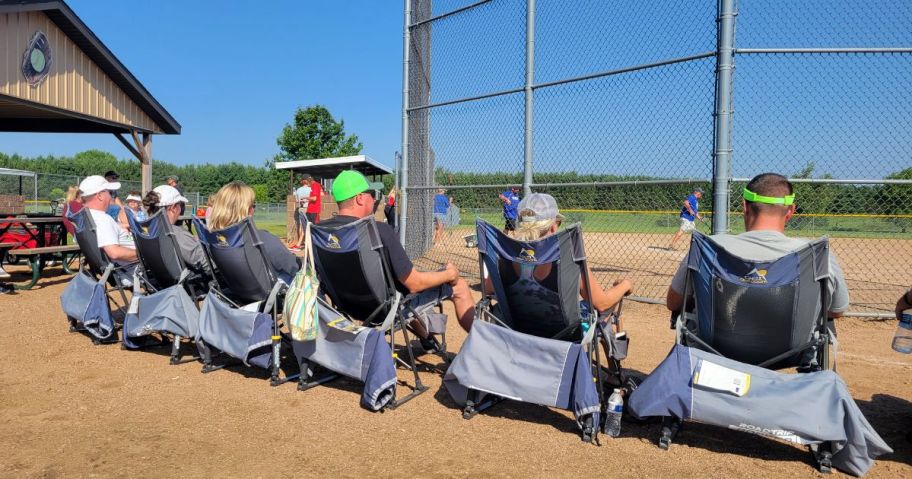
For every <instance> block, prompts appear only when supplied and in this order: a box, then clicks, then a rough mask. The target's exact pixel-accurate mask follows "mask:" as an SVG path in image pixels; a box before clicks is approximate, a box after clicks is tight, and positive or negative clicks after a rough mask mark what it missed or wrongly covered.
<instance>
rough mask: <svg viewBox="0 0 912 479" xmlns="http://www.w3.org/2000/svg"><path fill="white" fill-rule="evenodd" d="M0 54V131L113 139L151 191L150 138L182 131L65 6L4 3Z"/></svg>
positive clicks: (33, 0) (25, 0)
mask: <svg viewBox="0 0 912 479" xmlns="http://www.w3.org/2000/svg"><path fill="white" fill-rule="evenodd" d="M0 51H3V52H5V55H3V54H0V131H7V132H41V133H111V134H113V135H114V136H115V137H116V138H117V139H118V141H120V142H121V143H122V144H123V145H124V146H125V147H126V148H127V149H128V150H130V152H131V153H132V154H133V155H134V156H136V158H137V159H139V161H140V162H142V189H143V192H144V193H145V192H146V191H148V190H150V189H151V187H152V135H153V134H166V135H177V134H180V124H178V123H177V121H176V120H175V119H174V118H173V117H172V116H171V115H170V114H169V113H168V112H167V111H166V110H165V109H164V107H162V105H161V104H160V103H159V102H158V101H157V100H156V99H155V98H153V97H152V95H151V94H150V93H149V91H148V90H146V88H145V87H144V86H143V85H142V84H141V83H140V82H139V80H137V79H136V77H134V76H133V74H132V73H130V71H129V70H127V68H126V67H125V66H124V65H123V64H122V63H121V62H120V61H119V60H118V59H117V58H116V57H115V56H114V54H113V53H111V51H110V50H109V49H108V48H107V47H106V46H105V45H104V44H103V43H101V40H99V39H98V37H96V36H95V34H94V33H92V31H91V30H90V29H89V27H87V26H86V24H85V23H83V22H82V20H80V19H79V17H78V16H76V14H75V13H74V12H73V10H72V9H70V7H69V6H68V5H67V4H66V3H65V2H63V1H62V0H53V1H41V0H0ZM126 135H128V136H129V138H128V137H127V136H126Z"/></svg>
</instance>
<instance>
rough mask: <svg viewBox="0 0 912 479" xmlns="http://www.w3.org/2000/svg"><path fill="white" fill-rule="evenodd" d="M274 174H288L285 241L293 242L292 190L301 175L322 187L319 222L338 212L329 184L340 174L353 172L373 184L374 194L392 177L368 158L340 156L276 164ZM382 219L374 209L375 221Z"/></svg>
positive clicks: (293, 199) (380, 214) (293, 210)
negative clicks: (318, 182) (358, 172)
mask: <svg viewBox="0 0 912 479" xmlns="http://www.w3.org/2000/svg"><path fill="white" fill-rule="evenodd" d="M275 168H276V169H277V170H283V171H287V172H288V190H289V193H288V195H287V196H286V199H285V204H286V217H285V224H286V226H287V227H286V237H287V238H294V235H293V233H294V231H293V229H294V226H295V220H294V214H295V213H294V212H295V208H296V203H295V197H294V190H295V189H297V188H298V186H299V181H298V179H299V178H300V177H301V175H303V174H305V173H306V174H309V175H310V176H312V177H313V178H314V179H315V180H319V181H320V184H321V185H322V186H323V205H322V206H321V207H320V218H330V217H332V216H334V215H335V214H336V212H337V211H339V209H338V208H337V207H336V202H335V200H333V198H332V180H333V178H335V177H336V176H338V175H339V173H341V172H343V171H345V170H355V171H360V172H361V173H363V174H364V176H366V177H367V178H368V179H371V180H372V181H373V183H372V185H371V186H372V187H374V188H375V189H377V190H382V189H383V184H382V183H380V181H381V180H382V177H383V176H384V175H389V174H392V173H393V170H392V169H391V168H390V167H388V166H386V165H384V164H383V163H380V162H378V161H376V160H374V159H372V158H371V157H369V156H367V155H355V156H339V157H335V158H314V159H310V160H293V161H278V162H276V164H275ZM382 215H383V208H382V207H381V208H378V209H377V216H376V217H377V220H378V221H384V220H385V219H384V218H381V216H382Z"/></svg>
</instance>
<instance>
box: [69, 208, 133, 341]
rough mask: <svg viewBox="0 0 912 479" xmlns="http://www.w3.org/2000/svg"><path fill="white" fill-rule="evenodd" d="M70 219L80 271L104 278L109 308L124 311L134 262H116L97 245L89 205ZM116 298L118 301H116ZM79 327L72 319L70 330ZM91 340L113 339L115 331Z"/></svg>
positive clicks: (97, 277)
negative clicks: (77, 248) (115, 294)
mask: <svg viewBox="0 0 912 479" xmlns="http://www.w3.org/2000/svg"><path fill="white" fill-rule="evenodd" d="M69 219H70V222H72V223H73V228H74V231H75V236H76V243H77V244H78V245H79V250H80V252H81V253H82V258H83V261H82V264H81V266H80V271H79V272H80V274H85V275H88V276H90V277H92V278H95V279H96V280H100V279H101V278H107V280H106V282H107V285H106V286H105V295H106V296H107V297H108V302H109V304H111V305H113V306H114V307H113V308H111V311H114V310H118V309H119V310H122V311H126V309H127V307H128V305H129V301H127V295H126V286H125V285H124V280H125V279H126V280H131V281H132V277H131V275H130V273H128V271H130V270H132V269H133V268H135V267H136V263H130V264H124V265H120V266H118V265H117V264H116V263H114V262H113V261H111V260H110V259H108V257H107V255H105V253H104V251H103V250H102V249H101V248H99V247H98V236H97V235H96V226H95V221H94V220H93V219H92V215H91V213H90V212H89V208H82V209H81V210H79V212H78V213H76V214H74V215H70V216H69ZM115 291H116V292H117V297H115V296H114V294H113V293H114V292H115ZM118 299H119V300H120V302H118ZM121 319H122V318H121ZM78 329H79V328H78V327H77V325H76V324H75V323H73V321H72V320H71V322H70V331H71V332H73V331H76V330H78ZM92 342H93V343H94V344H103V343H116V342H117V334H116V332H115V333H114V334H113V337H112V338H110V339H108V340H102V339H99V338H94V337H93V338H92Z"/></svg>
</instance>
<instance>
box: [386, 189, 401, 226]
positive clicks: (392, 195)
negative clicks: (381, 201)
mask: <svg viewBox="0 0 912 479" xmlns="http://www.w3.org/2000/svg"><path fill="white" fill-rule="evenodd" d="M398 196H399V187H398V186H393V187H392V189H390V192H389V194H388V195H386V205H384V206H383V214H384V215H386V224H388V225H390V228H392V229H396V201H397V197H398Z"/></svg>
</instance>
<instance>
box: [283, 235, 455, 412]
mask: <svg viewBox="0 0 912 479" xmlns="http://www.w3.org/2000/svg"><path fill="white" fill-rule="evenodd" d="M311 238H312V241H313V247H314V248H313V249H314V259H315V264H316V268H317V273H318V276H319V279H320V286H321V289H322V290H323V291H324V292H325V293H326V294H327V296H328V297H329V299H330V300H331V301H332V305H333V306H334V307H335V308H336V309H337V310H338V311H339V313H338V314H341V315H344V317H345V319H346V320H347V323H346V324H349V323H354V324H357V325H360V326H361V329H370V330H372V331H374V332H379V334H380V335H381V336H382V335H384V334H387V335H388V339H389V341H388V351H395V350H396V347H395V333H396V332H397V331H400V332H401V333H402V336H403V340H404V349H405V352H406V354H407V359H406V360H403V359H402V358H400V357H399V355H398V354H392V355H391V358H387V362H388V363H390V364H389V365H390V366H391V367H389V368H387V367H385V366H384V370H385V371H389V370H393V371H394V366H395V363H398V364H399V365H402V366H404V367H406V368H407V369H409V370H411V371H412V372H413V374H414V380H415V384H414V387H412V391H411V392H410V393H409V394H408V395H406V396H404V397H401V398H395V390H394V388H393V390H392V391H391V399H392V400H389V401H386V402H384V403H383V404H379V403H377V402H376V401H374V400H372V399H371V400H365V401H362V403H363V404H364V405H365V406H366V407H368V408H370V409H374V410H377V409H380V408H382V407H390V408H395V407H397V406H399V405H402V404H404V403H405V402H407V401H409V400H411V399H412V398H414V397H416V396H417V395H419V394H421V393H422V392H424V391H426V390H427V386H425V385H424V384H422V382H421V378H420V377H419V376H418V367H417V364H416V360H415V352H414V351H413V349H412V343H411V341H410V337H409V324H410V323H411V322H412V321H413V320H417V321H421V322H422V323H423V324H424V326H425V328H426V329H427V330H428V331H429V332H430V333H432V334H440V335H441V339H442V343H441V344H440V345H439V346H437V348H438V350H439V352H440V354H441V356H442V358H443V359H444V361H447V360H448V359H449V358H448V356H447V353H446V316H445V315H444V314H443V306H442V301H443V300H444V299H446V298H448V297H450V296H451V295H452V288H450V287H449V285H444V286H441V287H437V288H432V289H430V290H427V291H423V292H421V293H418V294H409V295H405V296H403V295H402V294H401V293H399V292H398V291H397V290H396V285H395V282H394V280H393V273H392V267H391V266H390V264H389V257H388V255H387V253H386V249H385V247H384V246H383V243H382V242H381V240H380V235H379V233H378V231H377V224H376V223H375V222H374V218H373V217H367V218H363V219H361V220H358V221H356V222H353V223H350V224H347V225H344V226H339V227H321V226H319V225H311ZM435 309H436V310H437V313H433V311H434V310H435ZM321 316H325V315H324V314H323V312H322V311H321ZM345 328H348V326H345ZM372 334H373V333H369V332H364V333H361V335H363V336H365V339H361V338H358V337H354V336H351V335H349V334H347V333H345V330H344V328H335V329H334V328H332V327H328V326H327V325H325V324H322V323H321V330H320V332H319V334H318V339H317V341H316V342H314V343H313V344H298V343H297V342H296V343H295V352H296V355H297V357H298V360H299V362H300V363H301V381H300V385H299V388H300V389H302V390H305V389H309V388H310V387H313V386H315V385H317V384H321V383H323V382H326V381H328V380H330V379H333V378H334V375H329V376H325V377H322V378H315V368H314V366H315V365H319V366H322V367H324V368H326V369H328V370H330V371H334V372H335V373H339V374H344V375H346V376H349V377H352V378H355V379H359V380H361V381H365V383H366V386H365V387H366V390H368V389H369V388H368V386H369V383H370V382H369V381H367V373H368V371H366V370H365V371H362V372H358V371H351V372H349V369H350V367H351V364H347V363H360V362H361V361H367V360H368V359H369V358H371V357H372V356H373V355H372V354H367V353H366V352H365V348H364V347H361V346H360V345H354V344H353V343H354V342H355V341H359V342H363V341H365V340H368V339H370V335H372ZM372 350H373V349H372ZM358 358H361V359H358ZM394 360H395V363H394V362H393V361H394ZM365 364H366V363H365ZM378 370H379V368H378ZM384 397H388V398H389V397H390V395H385V396H384Z"/></svg>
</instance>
